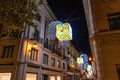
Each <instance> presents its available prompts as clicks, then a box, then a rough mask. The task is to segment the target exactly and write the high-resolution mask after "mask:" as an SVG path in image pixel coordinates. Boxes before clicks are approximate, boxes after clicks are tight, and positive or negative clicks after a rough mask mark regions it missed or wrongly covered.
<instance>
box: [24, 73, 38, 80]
mask: <svg viewBox="0 0 120 80" xmlns="http://www.w3.org/2000/svg"><path fill="white" fill-rule="evenodd" d="M26 80H37V74H32V73H27V74H26Z"/></svg>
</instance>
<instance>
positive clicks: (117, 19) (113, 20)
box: [108, 13, 120, 30]
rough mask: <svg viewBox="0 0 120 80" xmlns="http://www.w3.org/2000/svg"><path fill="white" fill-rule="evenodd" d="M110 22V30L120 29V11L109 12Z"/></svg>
mask: <svg viewBox="0 0 120 80" xmlns="http://www.w3.org/2000/svg"><path fill="white" fill-rule="evenodd" d="M108 22H109V26H110V30H118V29H120V13H114V14H109V15H108Z"/></svg>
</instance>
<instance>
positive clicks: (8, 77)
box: [0, 73, 11, 80]
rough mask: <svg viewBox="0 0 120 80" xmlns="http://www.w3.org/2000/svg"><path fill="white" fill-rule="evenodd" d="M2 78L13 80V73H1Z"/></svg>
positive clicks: (3, 79) (2, 79) (0, 77)
mask: <svg viewBox="0 0 120 80" xmlns="http://www.w3.org/2000/svg"><path fill="white" fill-rule="evenodd" d="M0 80H11V73H0Z"/></svg>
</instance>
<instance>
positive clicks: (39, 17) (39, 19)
mask: <svg viewBox="0 0 120 80" xmlns="http://www.w3.org/2000/svg"><path fill="white" fill-rule="evenodd" d="M41 19H42V16H40V14H37V20H38V21H39V22H41Z"/></svg>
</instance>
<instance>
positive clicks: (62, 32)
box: [56, 23, 72, 41]
mask: <svg viewBox="0 0 120 80" xmlns="http://www.w3.org/2000/svg"><path fill="white" fill-rule="evenodd" d="M56 37H57V38H58V39H59V40H60V41H66V40H72V29H71V26H70V24H69V23H64V24H57V25H56Z"/></svg>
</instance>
